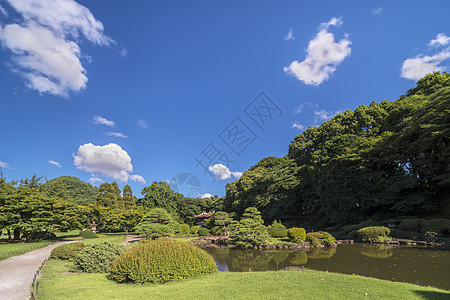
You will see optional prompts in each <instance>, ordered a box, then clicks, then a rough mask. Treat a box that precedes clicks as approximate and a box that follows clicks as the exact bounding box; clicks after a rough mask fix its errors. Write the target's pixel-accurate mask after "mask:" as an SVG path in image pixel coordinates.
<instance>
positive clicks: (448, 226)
mask: <svg viewBox="0 0 450 300" xmlns="http://www.w3.org/2000/svg"><path fill="white" fill-rule="evenodd" d="M421 228H422V229H421V232H423V233H425V232H427V231H432V232H437V233H440V234H443V235H449V234H450V220H449V219H431V220H427V221H423V222H422V223H421Z"/></svg>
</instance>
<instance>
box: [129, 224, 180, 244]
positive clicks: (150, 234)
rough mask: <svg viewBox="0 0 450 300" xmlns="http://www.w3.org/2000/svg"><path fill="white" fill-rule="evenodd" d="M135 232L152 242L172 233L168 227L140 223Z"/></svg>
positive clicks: (165, 225) (166, 225)
mask: <svg viewBox="0 0 450 300" xmlns="http://www.w3.org/2000/svg"><path fill="white" fill-rule="evenodd" d="M136 232H137V233H139V234H141V235H144V236H146V237H147V238H149V239H152V240H154V239H157V238H160V237H167V236H169V235H171V234H173V233H174V232H173V229H172V227H171V226H170V225H168V224H159V223H141V224H139V225H138V226H136Z"/></svg>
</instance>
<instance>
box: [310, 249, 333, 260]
mask: <svg viewBox="0 0 450 300" xmlns="http://www.w3.org/2000/svg"><path fill="white" fill-rule="evenodd" d="M335 254H336V248H312V249H311V250H309V251H308V258H331V257H332V256H333V255H335Z"/></svg>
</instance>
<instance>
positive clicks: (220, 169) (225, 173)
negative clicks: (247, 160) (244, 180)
mask: <svg viewBox="0 0 450 300" xmlns="http://www.w3.org/2000/svg"><path fill="white" fill-rule="evenodd" d="M209 170H210V171H211V172H213V173H214V175H216V177H217V179H219V180H225V179H228V178H230V177H231V175H233V176H234V177H235V178H237V179H239V178H241V176H242V172H238V171H235V172H231V171H230V169H229V168H228V167H227V166H225V165H222V164H215V165H214V166H209Z"/></svg>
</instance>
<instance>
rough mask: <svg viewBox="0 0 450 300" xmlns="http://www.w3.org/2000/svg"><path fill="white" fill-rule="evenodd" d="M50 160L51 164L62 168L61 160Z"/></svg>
mask: <svg viewBox="0 0 450 300" xmlns="http://www.w3.org/2000/svg"><path fill="white" fill-rule="evenodd" d="M48 162H49V163H50V164H52V165H55V166H57V167H58V168H61V164H60V163H59V162H57V161H54V160H49V161H48Z"/></svg>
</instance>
